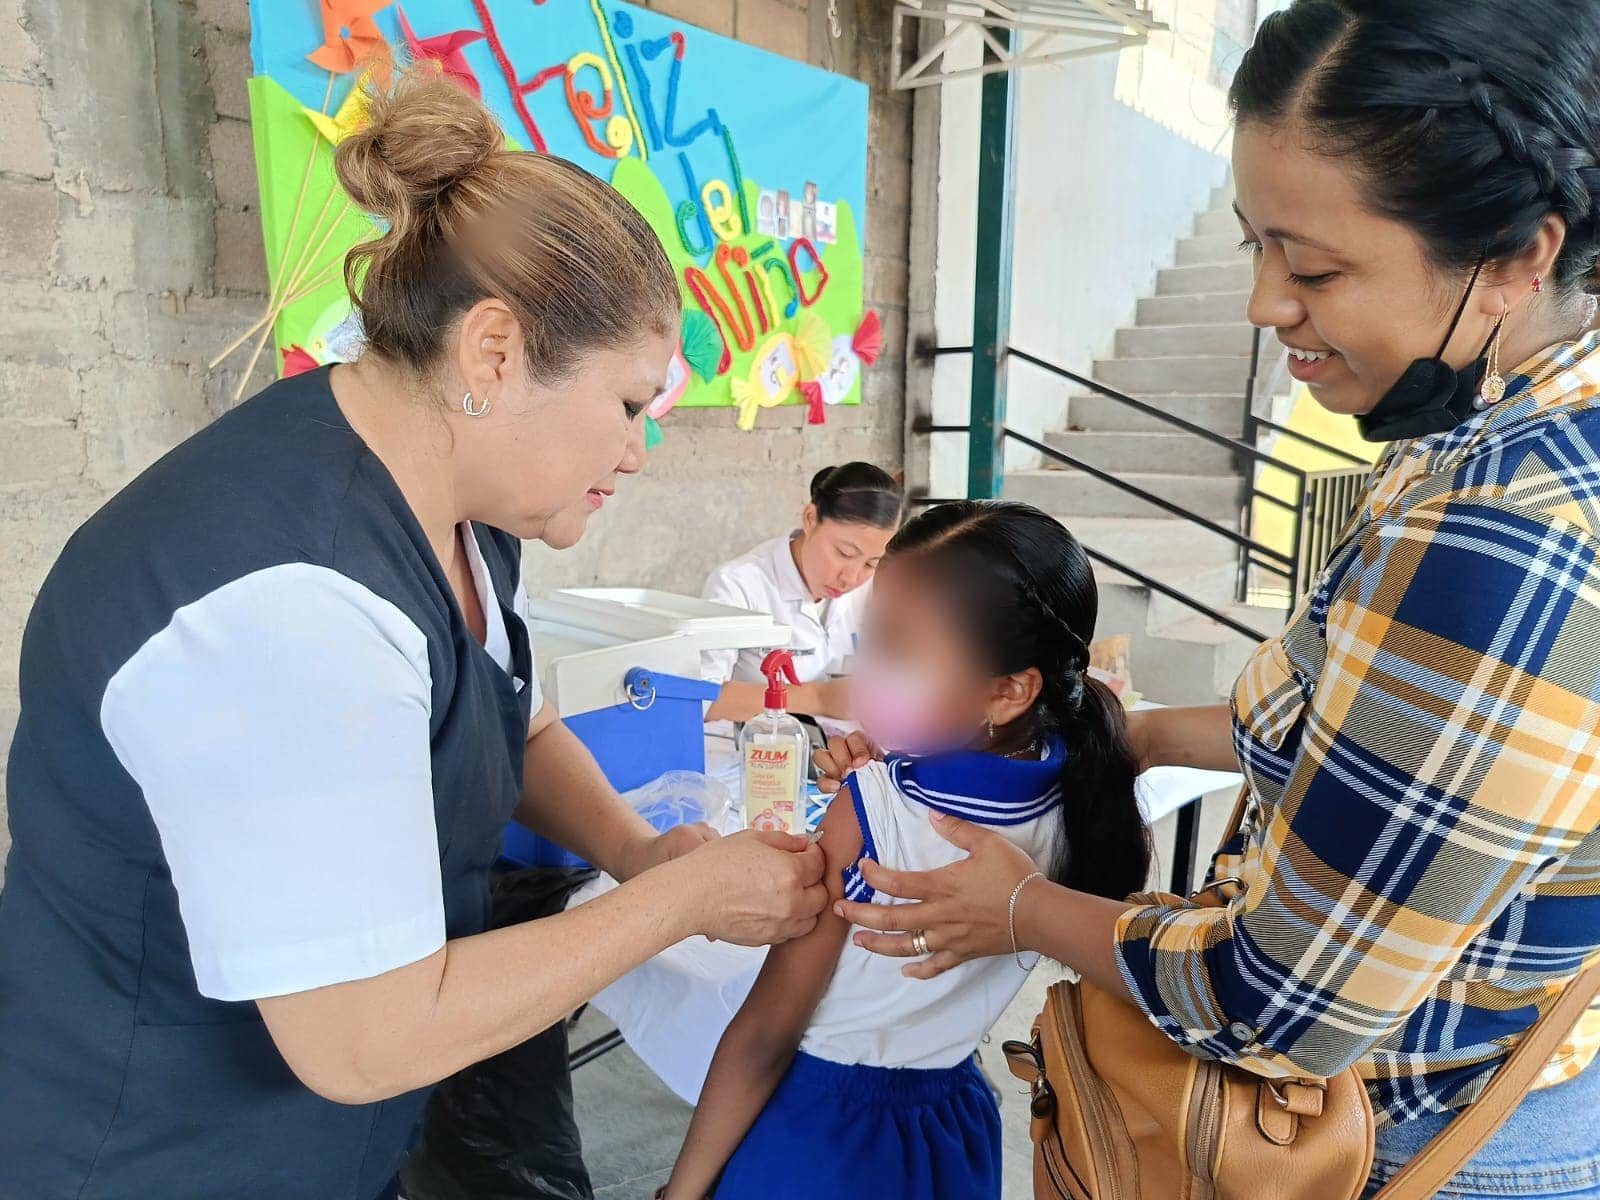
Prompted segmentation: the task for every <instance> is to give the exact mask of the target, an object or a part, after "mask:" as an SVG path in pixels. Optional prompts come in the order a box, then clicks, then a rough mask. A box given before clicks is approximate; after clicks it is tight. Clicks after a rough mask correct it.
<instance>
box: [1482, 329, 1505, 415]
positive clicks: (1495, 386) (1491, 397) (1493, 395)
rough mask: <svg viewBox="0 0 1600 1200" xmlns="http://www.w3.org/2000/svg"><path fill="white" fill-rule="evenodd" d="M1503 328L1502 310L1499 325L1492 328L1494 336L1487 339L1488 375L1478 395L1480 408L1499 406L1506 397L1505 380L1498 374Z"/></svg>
mask: <svg viewBox="0 0 1600 1200" xmlns="http://www.w3.org/2000/svg"><path fill="white" fill-rule="evenodd" d="M1505 327H1506V312H1505V311H1504V310H1502V311H1501V313H1500V323H1499V324H1498V325H1496V326H1495V327H1494V336H1493V337H1492V338H1490V339H1489V373H1488V374H1487V375H1485V376H1484V379H1483V390H1482V391H1481V392H1479V393H1478V395H1479V396H1480V397H1481V399H1482V404H1481V405H1480V407H1484V408H1487V407H1488V406H1489V405H1491V404H1499V403H1500V401H1502V400H1504V399H1505V396H1506V378H1505V376H1504V375H1502V374H1500V331H1501V330H1502V329H1504V328H1505Z"/></svg>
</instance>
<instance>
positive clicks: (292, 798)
mask: <svg viewBox="0 0 1600 1200" xmlns="http://www.w3.org/2000/svg"><path fill="white" fill-rule="evenodd" d="M431 693H432V686H431V671H430V669H429V665H428V648H427V639H426V638H425V637H424V635H423V633H422V631H421V630H419V629H418V628H417V627H416V625H415V624H414V623H413V622H412V621H411V620H410V619H409V618H408V617H407V616H406V615H405V614H404V613H402V612H401V611H400V609H398V608H397V607H395V606H394V605H393V604H391V603H390V602H389V601H387V600H384V599H382V598H380V597H379V596H377V595H375V594H374V593H372V592H371V591H369V590H368V589H367V588H365V587H363V586H362V585H360V584H358V583H356V582H354V581H353V580H351V579H349V578H347V577H345V576H343V575H340V574H338V573H337V572H335V571H331V570H329V569H327V568H324V567H317V566H312V565H310V564H306V563H290V564H284V565H281V566H276V567H272V568H269V569H267V570H263V571H259V572H256V573H254V574H251V575H247V576H244V577H243V578H240V579H238V580H235V581H234V582H232V583H229V584H227V585H225V586H223V587H221V588H218V589H217V590H216V591H214V592H211V593H209V594H208V595H206V596H204V597H202V598H201V599H200V600H198V601H196V602H194V603H193V604H190V605H188V606H186V607H184V608H182V609H180V610H178V612H177V613H176V614H174V616H173V618H172V621H171V623H170V624H168V625H167V627H166V628H165V629H163V630H162V631H161V632H160V633H157V634H156V635H155V636H153V637H152V638H151V639H150V640H149V641H148V642H146V643H145V644H144V645H143V646H142V647H140V649H139V650H138V651H137V652H136V653H135V654H134V655H133V657H132V658H130V659H129V660H128V661H127V662H126V663H125V664H124V665H123V666H122V668H121V669H120V670H119V671H118V672H117V673H116V675H115V676H113V677H112V679H111V682H110V683H109V684H108V685H107V688H106V693H105V698H104V700H103V702H102V705H101V712H100V719H101V725H102V728H103V729H104V731H105V734H106V737H107V739H108V740H109V741H110V743H111V746H112V747H113V749H114V750H115V751H116V754H117V756H118V758H119V759H120V760H121V762H122V765H123V767H124V768H125V769H126V770H127V771H128V773H129V774H130V775H131V776H132V777H133V778H134V780H135V781H136V782H137V783H138V784H139V786H140V788H141V789H142V790H143V793H144V797H145V801H146V803H147V804H148V805H149V807H150V813H151V816H152V817H153V818H154V819H155V824H156V829H157V830H158V832H159V833H160V836H161V845H162V849H163V851H164V852H165V854H166V858H167V862H168V864H169V866H170V868H171V871H172V881H173V884H174V886H175V887H176V889H177V893H178V905H179V910H180V912H181V914H182V917H183V923H184V928H185V930H186V931H187V934H188V938H189V951H190V956H191V958H192V961H193V964H194V972H195V979H196V981H197V983H198V984H199V988H200V992H201V993H202V994H203V995H206V996H210V997H212V998H214V999H218V1000H254V999H260V998H261V997H264V996H278V995H286V994H289V993H292V992H300V991H306V990H308V989H310V988H316V987H323V986H326V985H328V984H333V983H343V982H346V981H348V980H353V979H366V978H370V977H372V976H374V975H380V974H382V973H384V972H385V971H390V970H393V969H395V968H397V967H401V966H405V965H406V964H408V963H412V962H416V961H418V960H419V959H422V958H426V957H427V956H428V955H430V954H432V953H434V952H435V951H437V950H438V949H439V948H440V947H441V946H442V945H444V940H445V925H444V899H443V889H442V887H441V884H440V877H439V848H438V831H437V828H436V825H435V821H434V811H433V783H432V765H431V757H430V746H429V740H430V739H429V718H430V710H431Z"/></svg>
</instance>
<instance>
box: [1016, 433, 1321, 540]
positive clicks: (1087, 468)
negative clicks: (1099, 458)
mask: <svg viewBox="0 0 1600 1200" xmlns="http://www.w3.org/2000/svg"><path fill="white" fill-rule="evenodd" d="M1005 436H1006V437H1008V438H1010V439H1011V440H1012V441H1014V442H1021V443H1022V444H1023V445H1024V446H1026V447H1028V448H1029V449H1030V450H1035V451H1037V452H1038V453H1040V454H1043V455H1044V456H1045V457H1046V458H1051V459H1054V460H1055V461H1056V462H1059V463H1065V464H1066V465H1067V466H1069V467H1072V468H1073V469H1074V470H1078V471H1082V472H1083V473H1084V474H1085V475H1089V476H1091V477H1092V478H1095V479H1098V480H1100V482H1102V483H1108V484H1110V485H1111V486H1112V487H1114V488H1117V489H1118V490H1120V491H1124V492H1127V493H1128V494H1129V495H1130V496H1137V497H1138V498H1139V499H1141V500H1144V501H1146V502H1147V503H1149V504H1153V505H1155V506H1156V507H1157V508H1159V509H1162V510H1164V511H1166V512H1169V513H1171V514H1172V515H1173V516H1175V517H1181V518H1182V519H1183V520H1185V521H1188V522H1189V523H1190V524H1192V525H1198V526H1200V528H1202V529H1204V530H1206V531H1207V532H1208V533H1214V534H1216V535H1217V536H1218V537H1220V538H1225V539H1227V540H1228V541H1230V542H1232V543H1233V544H1234V545H1236V546H1238V547H1239V548H1240V549H1242V550H1251V551H1254V552H1255V553H1257V554H1270V555H1272V556H1273V557H1274V558H1277V559H1279V560H1281V561H1282V562H1283V563H1284V564H1285V565H1286V566H1287V567H1288V568H1289V569H1291V570H1292V569H1293V568H1294V565H1295V563H1294V558H1293V557H1292V556H1291V555H1286V554H1281V553H1279V552H1278V551H1276V550H1274V549H1273V548H1272V547H1271V546H1268V545H1266V544H1265V543H1263V542H1257V541H1255V540H1253V539H1251V538H1250V537H1247V536H1246V535H1245V534H1242V533H1239V532H1237V531H1235V530H1232V529H1229V528H1228V527H1227V526H1226V525H1219V524H1218V523H1217V522H1215V521H1213V520H1212V519H1211V518H1210V517H1202V516H1201V515H1200V514H1199V513H1193V512H1189V511H1188V510H1187V509H1185V508H1183V507H1181V506H1180V505H1177V504H1174V503H1173V502H1172V501H1171V500H1166V499H1163V498H1162V497H1160V496H1157V495H1156V494H1155V493H1154V492H1147V491H1145V489H1144V488H1142V487H1140V486H1139V485H1138V484H1136V483H1129V482H1128V481H1127V480H1126V479H1118V478H1117V477H1116V476H1115V475H1113V474H1111V473H1110V472H1109V471H1104V470H1102V469H1101V468H1099V467H1097V466H1094V465H1093V464H1092V463H1086V462H1084V461H1083V460H1082V459H1081V458H1077V457H1075V456H1074V455H1071V454H1068V453H1067V452H1066V451H1064V450H1058V449H1056V448H1055V447H1054V446H1049V445H1046V444H1045V443H1044V442H1040V441H1035V440H1034V439H1033V438H1031V437H1029V436H1028V435H1027V434H1025V433H1018V432H1017V431H1016V430H1015V429H1011V428H1009V427H1008V428H1007V429H1006V431H1005Z"/></svg>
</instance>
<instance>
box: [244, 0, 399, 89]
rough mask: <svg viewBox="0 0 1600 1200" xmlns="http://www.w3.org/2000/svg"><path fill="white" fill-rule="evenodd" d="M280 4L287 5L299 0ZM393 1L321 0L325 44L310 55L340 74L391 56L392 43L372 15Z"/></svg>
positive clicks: (315, 60) (313, 60) (280, 0)
mask: <svg viewBox="0 0 1600 1200" xmlns="http://www.w3.org/2000/svg"><path fill="white" fill-rule="evenodd" d="M278 3H279V4H280V5H283V6H287V5H290V4H293V3H295V0H278ZM389 4H390V0H320V3H319V7H320V8H321V10H322V11H321V16H322V45H320V46H318V47H317V48H316V49H315V50H313V51H312V52H311V53H310V54H308V55H306V57H307V58H308V59H310V60H311V61H312V62H314V63H316V64H317V66H319V67H321V68H322V69H323V70H325V71H332V72H333V73H334V74H336V75H342V74H344V73H345V72H347V71H353V70H355V69H356V65H357V64H358V63H362V62H366V61H369V60H371V61H372V62H374V63H376V62H377V61H379V60H380V59H386V58H388V55H389V43H388V42H387V41H386V40H385V39H384V36H383V31H382V30H381V29H379V28H378V23H377V22H376V21H374V20H373V19H372V17H373V14H374V13H377V12H380V11H382V10H383V9H385V8H388V7H389ZM257 7H259V6H257ZM256 69H257V71H259V70H260V68H259V67H257V68H256Z"/></svg>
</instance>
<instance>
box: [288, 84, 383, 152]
mask: <svg viewBox="0 0 1600 1200" xmlns="http://www.w3.org/2000/svg"><path fill="white" fill-rule="evenodd" d="M367 81H368V76H367V75H365V74H364V75H363V76H362V79H361V81H359V82H358V83H357V86H355V87H353V88H351V89H350V91H349V94H348V95H346V96H345V98H344V101H343V103H341V104H340V105H339V111H338V112H336V113H334V114H333V116H331V117H330V116H328V114H327V113H324V112H318V111H317V110H316V109H313V108H308V109H305V110H304V111H305V115H306V119H307V120H308V121H310V122H311V124H312V125H314V126H316V129H317V132H318V133H320V134H321V135H322V136H323V137H325V138H327V139H328V141H330V142H332V143H333V144H334V145H335V146H337V145H338V144H339V143H340V142H342V141H344V140H345V138H347V137H349V136H350V135H351V134H352V133H355V132H356V131H357V130H359V129H362V128H364V127H365V126H366V124H367V122H368V121H369V120H371V119H372V103H371V101H370V99H369V96H370V93H369V92H368V91H367Z"/></svg>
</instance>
